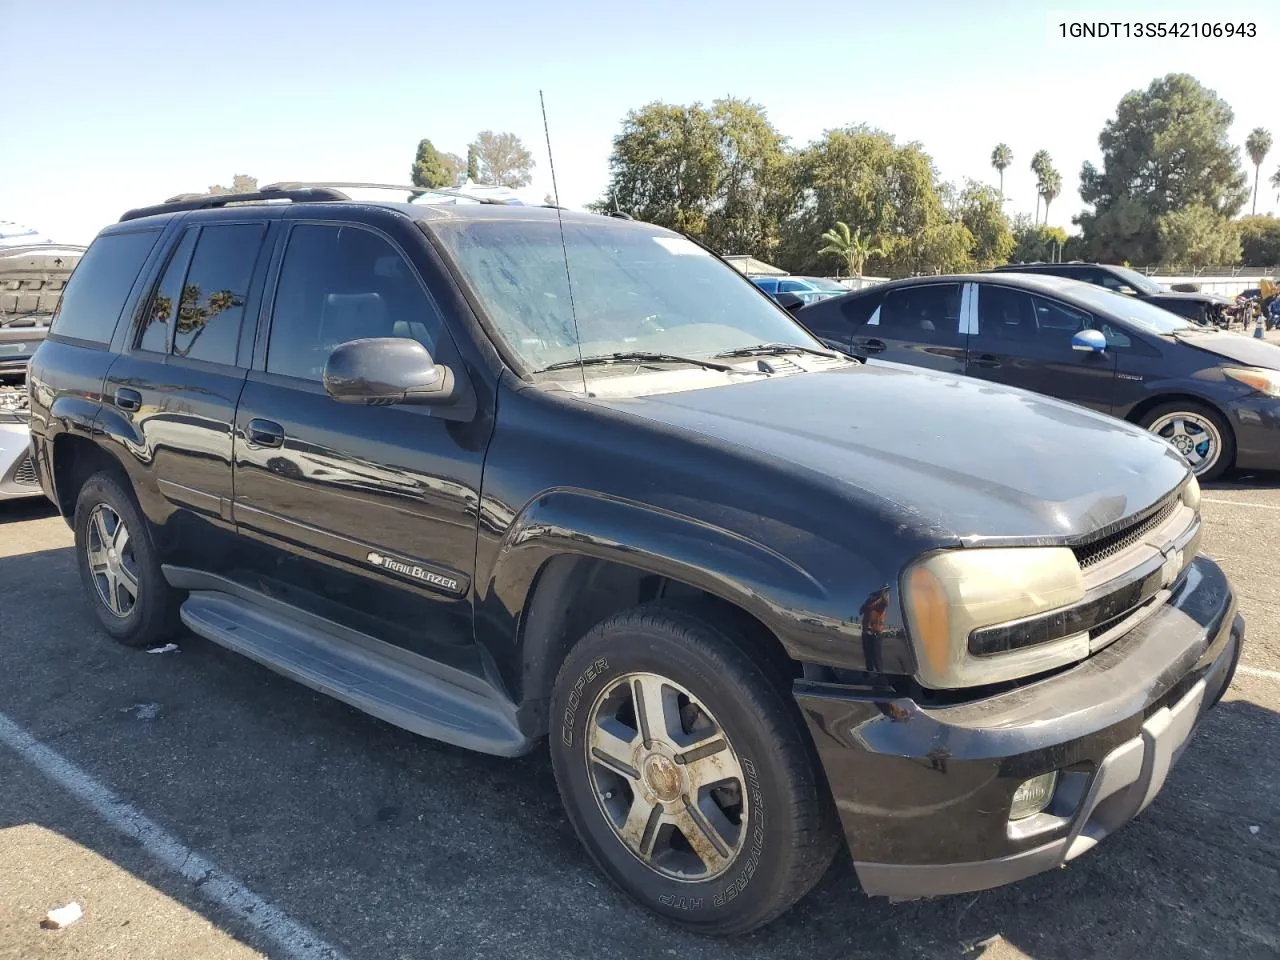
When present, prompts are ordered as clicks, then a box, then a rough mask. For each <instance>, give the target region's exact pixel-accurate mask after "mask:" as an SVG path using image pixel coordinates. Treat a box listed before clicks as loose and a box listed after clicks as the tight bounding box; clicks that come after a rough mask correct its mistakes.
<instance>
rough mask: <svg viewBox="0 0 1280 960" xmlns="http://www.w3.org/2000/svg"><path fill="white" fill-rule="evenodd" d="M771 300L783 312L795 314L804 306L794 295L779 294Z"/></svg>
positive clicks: (788, 293)
mask: <svg viewBox="0 0 1280 960" xmlns="http://www.w3.org/2000/svg"><path fill="white" fill-rule="evenodd" d="M773 299H775V300H777V301H778V306H780V307H782V309H783V310H787V311H789V312H790V313H795V312H796V311H797V310H799V309H800V308H801V307H803V306H804V301H803V300H801V299H800V298H799V297H798V296H796V295H795V294H794V293H790V292H787V293H779V294H777V295H776V296H775V297H774V298H773Z"/></svg>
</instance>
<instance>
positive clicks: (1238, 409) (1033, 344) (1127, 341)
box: [796, 273, 1280, 480]
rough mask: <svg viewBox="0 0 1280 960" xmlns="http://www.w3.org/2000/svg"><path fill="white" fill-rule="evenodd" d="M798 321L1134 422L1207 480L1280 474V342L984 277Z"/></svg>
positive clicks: (1087, 288)
mask: <svg viewBox="0 0 1280 960" xmlns="http://www.w3.org/2000/svg"><path fill="white" fill-rule="evenodd" d="M796 319H798V320H799V321H800V322H801V323H802V324H804V325H805V327H807V328H808V330H809V331H810V332H811V333H812V334H814V336H816V337H819V338H820V339H822V340H823V341H824V342H825V343H827V344H828V345H830V346H833V347H836V348H838V349H841V350H845V351H849V352H852V353H853V354H855V355H857V356H861V357H871V356H874V357H876V358H878V359H881V360H886V361H890V362H897V363H909V364H913V365H916V366H922V367H931V368H933V369H935V370H942V371H945V372H948V373H955V374H965V375H967V376H970V377H977V378H979V379H982V380H989V381H992V382H994V383H1001V384H1006V385H1008V386H1011V387H1021V388H1023V389H1026V390H1034V391H1036V392H1037V393H1044V394H1048V395H1049V396H1052V397H1057V398H1058V399H1060V400H1069V401H1071V402H1072V403H1077V404H1081V405H1083V406H1086V407H1091V408H1093V409H1095V410H1098V411H1100V412H1102V413H1109V414H1111V415H1113V416H1116V417H1119V418H1121V419H1123V420H1128V421H1130V422H1132V423H1136V424H1138V425H1139V426H1141V427H1143V428H1145V429H1147V430H1150V431H1151V432H1152V433H1155V434H1158V435H1159V436H1161V437H1163V438H1164V439H1166V440H1168V441H1169V442H1170V443H1172V444H1173V445H1174V446H1175V447H1176V448H1177V449H1178V452H1179V453H1181V454H1182V455H1183V456H1185V457H1186V458H1187V460H1188V461H1189V462H1190V464H1191V467H1192V469H1193V470H1194V471H1195V472H1196V475H1197V476H1198V477H1199V478H1200V479H1202V480H1212V479H1214V478H1215V477H1218V476H1220V475H1221V474H1222V473H1223V471H1225V470H1227V469H1228V468H1230V467H1231V466H1233V465H1234V466H1237V467H1240V468H1246V469H1259V470H1275V469H1280V347H1277V346H1276V345H1275V344H1272V343H1266V342H1264V341H1262V340H1254V339H1251V338H1248V337H1242V336H1240V334H1238V333H1227V332H1224V331H1217V330H1213V331H1211V330H1206V329H1204V328H1203V327H1198V326H1195V325H1193V324H1191V323H1188V322H1187V321H1186V320H1183V319H1181V318H1179V317H1177V316H1174V315H1173V314H1171V313H1169V312H1168V311H1166V310H1162V309H1160V308H1159V307H1155V306H1152V305H1151V304H1150V303H1147V302H1144V301H1142V300H1136V299H1134V298H1132V297H1126V296H1121V295H1119V294H1115V293H1111V292H1109V291H1107V290H1103V289H1101V288H1099V287H1096V286H1092V285H1090V284H1085V283H1080V282H1078V281H1075V280H1065V279H1062V278H1060V277H1054V276H1041V275H1034V274H1018V273H986V274H977V275H973V276H951V277H928V278H913V279H909V280H898V281H894V282H892V283H887V284H883V285H881V286H878V287H874V288H873V289H870V290H866V291H859V292H857V293H852V294H849V295H848V296H846V297H841V298H839V299H836V300H828V301H826V302H824V303H820V304H816V305H814V306H809V307H805V308H804V309H802V310H800V311H799V312H798V313H797V314H796ZM1063 453H1064V455H1065V453H1066V451H1064V452H1063ZM1079 455H1081V456H1088V452H1087V451H1079Z"/></svg>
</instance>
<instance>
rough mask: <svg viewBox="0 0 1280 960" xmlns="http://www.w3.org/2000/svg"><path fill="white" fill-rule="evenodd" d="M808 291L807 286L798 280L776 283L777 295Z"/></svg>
mask: <svg viewBox="0 0 1280 960" xmlns="http://www.w3.org/2000/svg"><path fill="white" fill-rule="evenodd" d="M808 290H809V286H808V284H804V283H801V282H800V281H799V280H779V281H778V292H779V293H807V292H808Z"/></svg>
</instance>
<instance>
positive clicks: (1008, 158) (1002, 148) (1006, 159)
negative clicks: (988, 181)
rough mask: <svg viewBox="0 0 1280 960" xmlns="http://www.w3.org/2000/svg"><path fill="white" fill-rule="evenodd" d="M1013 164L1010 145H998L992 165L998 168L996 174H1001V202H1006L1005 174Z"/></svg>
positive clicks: (992, 158)
mask: <svg viewBox="0 0 1280 960" xmlns="http://www.w3.org/2000/svg"><path fill="white" fill-rule="evenodd" d="M1011 163H1013V151H1012V150H1010V149H1009V145H1008V144H1007V143H997V144H996V148H995V149H994V150H992V151H991V165H992V166H993V167H995V168H996V173H998V174H1000V200H1001V202H1003V201H1004V172H1005V170H1006V169H1008V167H1009V164H1011Z"/></svg>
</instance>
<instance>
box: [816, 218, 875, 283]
mask: <svg viewBox="0 0 1280 960" xmlns="http://www.w3.org/2000/svg"><path fill="white" fill-rule="evenodd" d="M822 240H823V241H824V244H825V245H824V246H823V247H822V249H820V250H819V251H818V253H820V254H827V255H830V256H833V257H839V258H840V259H842V260H843V261H844V263H845V266H846V267H848V270H849V276H851V277H860V276H862V266H863V264H865V263H866V262H867V257H868V256H870V255H872V254H874V255H876V256H882V255H883V254H884V252H885V251H884V249H883V247H882V246H880V245H875V246H872V245H870V244H868V242H867V240H866V238H864V237H863V236H862V231H861V230H853V231H850V229H849V225H848V224H847V223H844V222H843V221H839V222H837V223H836V225H835V226H834V227H832V228H831V229H830V230H828V231H827V232H826V233H824V234H823V235H822Z"/></svg>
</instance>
